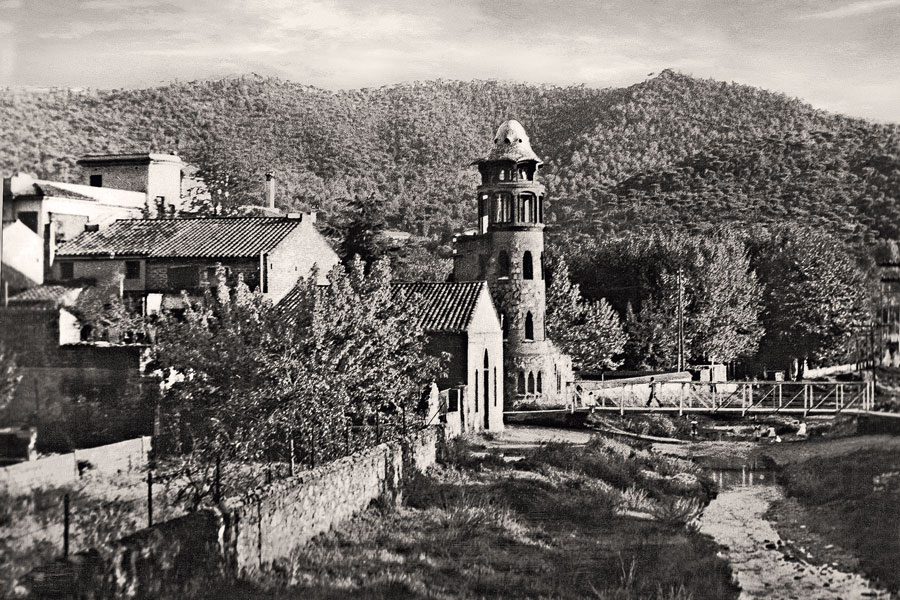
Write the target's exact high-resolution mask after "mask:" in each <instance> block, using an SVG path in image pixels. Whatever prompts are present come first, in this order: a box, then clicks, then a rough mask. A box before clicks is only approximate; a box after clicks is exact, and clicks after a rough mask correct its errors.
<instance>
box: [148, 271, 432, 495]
mask: <svg viewBox="0 0 900 600" xmlns="http://www.w3.org/2000/svg"><path fill="white" fill-rule="evenodd" d="M365 270H366V269H365V265H364V263H362V261H360V260H359V259H356V260H354V261H353V262H351V264H350V266H349V268H348V269H346V270H345V269H344V268H343V267H340V266H338V267H335V269H334V270H332V272H331V273H330V274H329V281H330V284H329V285H328V286H324V287H322V286H318V285H317V284H316V279H317V278H316V276H315V275H312V276H310V277H309V278H307V279H304V280H302V281H301V282H300V283H299V284H298V288H297V289H296V290H295V291H296V293H297V301H296V303H294V304H293V305H292V308H291V309H290V310H288V309H285V308H283V307H279V306H273V305H272V304H271V303H270V302H269V301H267V300H266V299H265V298H263V296H262V295H260V294H259V293H257V292H251V291H250V290H249V289H248V288H247V286H246V285H245V284H244V283H243V281H239V282H238V284H237V285H236V286H235V287H234V288H231V287H229V286H228V285H227V283H226V282H225V279H224V276H221V277H220V282H219V285H218V287H217V289H216V290H215V293H210V294H208V295H207V297H206V298H205V300H204V302H201V303H190V302H188V299H187V298H185V302H186V303H188V308H187V309H186V310H185V312H184V315H183V316H181V317H179V318H175V316H173V315H165V316H164V317H163V318H162V319H161V320H160V322H159V323H158V324H157V325H156V335H155V338H156V343H155V344H154V346H153V353H154V362H153V366H152V368H153V369H155V370H156V372H157V373H158V375H159V378H160V380H161V381H162V382H164V387H165V388H166V389H165V392H164V393H163V395H162V398H161V411H162V415H163V419H164V424H165V427H166V430H167V438H168V440H169V447H170V449H171V450H174V451H176V454H177V455H178V456H180V457H182V460H183V461H184V465H183V466H184V470H185V472H190V473H193V475H190V476H186V477H187V479H188V480H189V481H191V482H192V485H191V490H192V491H191V498H192V502H193V503H194V504H197V503H199V502H200V501H202V499H203V498H204V497H205V496H206V495H208V494H209V493H210V481H211V479H210V477H211V471H210V465H211V464H213V463H214V462H215V461H217V460H218V461H220V462H221V463H225V464H229V465H237V464H246V465H253V464H262V463H270V462H273V461H274V462H279V463H282V464H284V463H288V462H291V463H292V462H293V461H301V462H306V463H313V464H314V463H316V462H319V461H323V460H328V459H331V458H335V457H337V456H342V455H344V454H346V453H347V452H350V451H353V450H355V449H357V448H358V447H359V444H363V445H368V444H371V443H374V442H376V441H379V440H381V441H384V440H388V439H391V438H392V437H396V436H399V435H403V434H404V433H405V432H407V431H409V430H410V429H413V428H415V427H417V426H418V425H419V424H420V423H421V422H422V419H423V417H424V415H423V414H422V412H421V410H420V407H419V400H420V393H421V390H422V389H423V387H424V386H425V385H426V384H427V383H428V382H430V381H431V380H432V379H433V378H434V377H435V375H436V374H437V372H438V369H439V366H440V365H439V363H438V361H437V360H436V359H434V358H430V357H428V356H427V355H426V354H425V351H424V344H425V336H424V333H423V332H422V331H421V330H420V329H418V328H417V327H416V326H415V322H414V321H413V317H412V316H411V312H410V311H408V310H403V309H402V308H401V307H398V306H397V305H395V304H394V303H392V302H391V286H390V281H391V275H390V270H389V268H388V265H387V262H386V261H380V262H378V263H376V264H374V265H372V267H371V268H370V269H369V271H370V272H369V273H368V274H366V273H365ZM223 275H224V274H223ZM360 431H362V434H360V433H359V432H360ZM243 473H244V472H243V471H241V470H238V474H243ZM235 476H237V475H235Z"/></svg>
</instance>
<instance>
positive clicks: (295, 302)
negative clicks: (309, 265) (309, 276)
mask: <svg viewBox="0 0 900 600" xmlns="http://www.w3.org/2000/svg"><path fill="white" fill-rule="evenodd" d="M304 283H305V282H304V281H303V280H300V281H298V282H297V284H296V285H295V286H294V287H292V288H291V291H289V292H288V293H287V294H285V295H284V296H282V297H281V300H279V301H278V306H280V307H281V308H282V309H284V310H285V311H287V312H288V313H292V312H293V311H295V310H297V309H298V308H300V300H301V298H302V294H301V293H300V287H301V286H302V285H303V284H304Z"/></svg>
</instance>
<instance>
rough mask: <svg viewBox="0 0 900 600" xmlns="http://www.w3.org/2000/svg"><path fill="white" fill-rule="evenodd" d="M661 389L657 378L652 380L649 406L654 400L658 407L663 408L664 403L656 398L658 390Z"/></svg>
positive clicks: (648, 399)
mask: <svg viewBox="0 0 900 600" xmlns="http://www.w3.org/2000/svg"><path fill="white" fill-rule="evenodd" d="M657 387H659V384H658V383H657V382H656V378H655V377H651V378H650V397H649V398H647V406H648V407H649V406H650V403H652V402H653V401H654V400H655V401H656V405H657V406H659V407H661V406H662V403H661V402H660V401H659V398H657V397H656V388H657Z"/></svg>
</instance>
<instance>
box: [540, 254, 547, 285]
mask: <svg viewBox="0 0 900 600" xmlns="http://www.w3.org/2000/svg"><path fill="white" fill-rule="evenodd" d="M546 272H547V269H546V267H545V266H544V253H543V252H541V279H545V277H544V274H545V273H546Z"/></svg>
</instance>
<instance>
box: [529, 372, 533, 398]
mask: <svg viewBox="0 0 900 600" xmlns="http://www.w3.org/2000/svg"><path fill="white" fill-rule="evenodd" d="M528 393H529V394H533V393H534V372H533V371H532V372H530V373H528Z"/></svg>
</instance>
